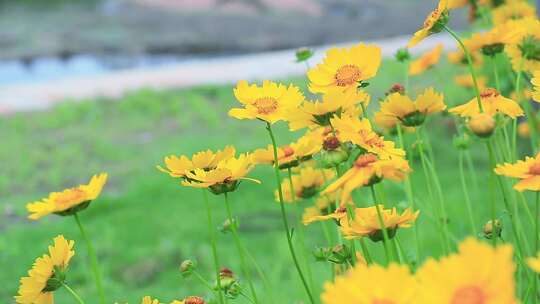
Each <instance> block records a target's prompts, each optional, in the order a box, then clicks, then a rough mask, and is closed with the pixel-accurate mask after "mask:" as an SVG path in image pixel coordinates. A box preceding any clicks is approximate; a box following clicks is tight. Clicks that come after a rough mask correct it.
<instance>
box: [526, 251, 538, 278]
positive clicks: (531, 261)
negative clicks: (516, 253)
mask: <svg viewBox="0 0 540 304" xmlns="http://www.w3.org/2000/svg"><path fill="white" fill-rule="evenodd" d="M527 265H529V267H530V268H531V269H532V270H534V272H536V273H540V252H538V253H537V254H536V256H534V257H530V258H527Z"/></svg>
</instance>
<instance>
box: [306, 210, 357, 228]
mask: <svg viewBox="0 0 540 304" xmlns="http://www.w3.org/2000/svg"><path fill="white" fill-rule="evenodd" d="M330 209H331V208H329V209H323V208H320V207H309V208H306V210H304V214H303V215H302V223H303V224H304V225H309V224H311V223H314V222H321V221H328V220H331V219H333V220H336V221H340V220H341V219H342V218H346V217H347V209H346V207H339V208H337V209H336V210H334V211H333V212H329V210H330Z"/></svg>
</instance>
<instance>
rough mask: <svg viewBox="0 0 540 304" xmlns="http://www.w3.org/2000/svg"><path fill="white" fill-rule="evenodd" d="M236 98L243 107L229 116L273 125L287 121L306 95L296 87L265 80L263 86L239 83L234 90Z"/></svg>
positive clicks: (232, 111)
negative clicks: (258, 120)
mask: <svg viewBox="0 0 540 304" xmlns="http://www.w3.org/2000/svg"><path fill="white" fill-rule="evenodd" d="M234 96H235V97H236V99H237V100H238V101H239V102H240V103H241V104H242V105H243V107H242V108H234V109H231V110H230V111H229V116H232V117H234V118H237V119H260V120H262V121H265V122H267V123H270V124H273V123H275V122H277V121H280V120H285V119H286V117H287V115H288V114H289V113H290V112H291V111H296V109H297V108H298V106H299V105H300V104H301V103H302V101H304V95H303V94H302V92H301V91H300V89H299V88H298V87H296V86H294V85H292V84H291V85H289V86H286V85H283V84H277V83H275V82H272V81H268V80H265V81H264V82H263V84H262V86H257V85H256V84H252V85H249V84H248V82H247V81H245V80H242V81H239V82H238V84H237V85H236V88H234Z"/></svg>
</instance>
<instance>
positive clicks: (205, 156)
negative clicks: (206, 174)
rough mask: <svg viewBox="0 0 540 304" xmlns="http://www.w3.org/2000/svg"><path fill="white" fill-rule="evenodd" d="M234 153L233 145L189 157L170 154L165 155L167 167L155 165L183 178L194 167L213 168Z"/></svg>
mask: <svg viewBox="0 0 540 304" xmlns="http://www.w3.org/2000/svg"><path fill="white" fill-rule="evenodd" d="M235 154H236V149H235V148H234V147H233V146H226V147H225V149H223V151H217V152H216V153H214V152H212V151H211V150H206V151H201V152H198V153H195V154H193V156H192V157H191V159H189V158H188V157H186V156H184V155H181V156H180V157H178V156H176V155H170V156H167V157H165V166H166V167H167V168H166V169H164V168H163V167H161V166H157V168H158V170H160V171H162V172H165V173H167V174H169V175H170V176H172V177H181V178H185V177H186V174H187V173H188V172H192V171H193V170H195V169H203V170H209V169H214V168H215V167H216V166H217V164H218V163H219V162H220V161H222V160H225V159H229V158H231V157H234V155H235Z"/></svg>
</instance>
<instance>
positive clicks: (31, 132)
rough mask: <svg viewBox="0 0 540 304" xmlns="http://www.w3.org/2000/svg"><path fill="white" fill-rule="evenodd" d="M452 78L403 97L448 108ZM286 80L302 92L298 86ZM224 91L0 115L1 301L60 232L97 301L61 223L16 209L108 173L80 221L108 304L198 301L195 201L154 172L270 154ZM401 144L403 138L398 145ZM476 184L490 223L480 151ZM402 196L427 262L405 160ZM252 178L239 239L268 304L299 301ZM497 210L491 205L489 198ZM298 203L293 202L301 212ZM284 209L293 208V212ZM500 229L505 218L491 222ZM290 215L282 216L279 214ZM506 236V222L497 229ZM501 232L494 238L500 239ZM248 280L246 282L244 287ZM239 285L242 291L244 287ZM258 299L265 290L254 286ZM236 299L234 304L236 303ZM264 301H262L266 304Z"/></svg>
mask: <svg viewBox="0 0 540 304" xmlns="http://www.w3.org/2000/svg"><path fill="white" fill-rule="evenodd" d="M455 73H456V69H455V68H451V67H449V66H447V65H444V66H443V67H442V68H440V69H438V70H435V72H430V73H428V75H426V76H423V77H419V78H413V79H411V83H412V85H413V88H414V89H415V90H416V89H418V88H421V87H424V86H426V85H435V86H436V87H437V88H438V89H440V90H443V91H444V92H445V93H446V101H447V102H448V103H449V104H456V103H461V102H463V101H465V100H468V99H469V98H470V97H471V94H470V93H469V92H466V91H464V90H461V89H456V88H455V86H454V85H453V84H452V83H451V81H449V79H451V78H450V77H451V76H449V75H453V74H455ZM402 74H403V72H402V71H401V67H400V66H399V65H398V64H396V63H393V62H385V63H384V65H383V67H382V69H381V71H380V73H379V76H378V77H377V78H376V79H375V80H374V81H373V82H372V83H371V85H370V86H369V87H368V90H369V91H370V92H371V93H372V94H373V99H372V105H373V107H376V106H377V99H378V98H379V97H381V96H382V95H383V92H384V91H385V90H386V88H388V87H389V86H390V85H391V84H393V83H395V82H401V80H402V77H400V76H399V75H402ZM293 82H295V83H297V84H299V85H301V86H302V87H304V88H305V83H304V80H303V79H294V80H293ZM235 103H236V102H235V100H234V97H233V95H232V86H204V87H197V88H191V89H186V90H171V91H152V90H142V91H137V92H134V93H132V94H128V95H127V96H125V97H123V98H121V99H120V100H114V101H113V100H84V101H80V102H78V103H71V102H67V103H65V104H62V105H59V106H57V107H55V108H53V109H51V110H48V111H45V112H36V113H21V114H15V115H13V116H10V117H2V118H0V139H1V143H2V145H1V146H0V160H1V162H0V172H1V175H0V212H2V213H0V269H2V271H0V286H2V288H0V302H2V303H6V302H7V303H11V302H12V296H13V295H15V294H16V292H17V288H18V279H19V277H21V276H23V275H25V272H26V271H27V269H28V268H29V267H30V266H31V264H32V262H33V260H34V259H35V258H36V257H37V256H39V255H41V254H43V253H44V252H45V250H46V248H47V245H48V244H50V242H51V240H52V238H53V237H54V236H56V235H58V234H64V235H65V236H66V238H68V239H74V240H75V241H76V252H77V253H76V256H75V258H74V259H73V260H72V264H71V265H70V270H69V273H68V282H69V283H70V284H71V286H72V287H73V288H74V289H75V290H77V291H78V292H79V293H80V294H81V295H82V296H83V298H84V299H85V300H86V303H96V302H97V297H96V293H95V292H94V285H93V281H92V277H91V272H90V270H89V268H88V266H87V263H86V262H87V260H86V254H85V253H86V251H85V249H86V248H85V246H84V243H83V241H82V239H81V236H80V234H79V232H78V230H77V229H76V225H75V222H74V220H73V219H72V218H61V217H57V216H49V217H47V218H45V219H43V220H40V221H38V222H30V221H28V220H26V211H25V209H24V206H25V204H26V203H27V202H29V201H32V200H37V199H40V198H42V197H44V196H46V195H47V194H48V193H49V192H51V191H55V190H60V189H62V188H64V187H69V186H72V185H76V184H79V183H82V182H86V181H87V179H88V178H89V177H90V176H91V175H92V174H95V173H98V172H102V171H104V172H108V173H109V182H108V184H107V185H106V187H105V190H104V192H103V194H102V196H101V197H100V198H99V199H98V200H96V201H94V202H93V203H92V205H91V206H90V208H88V209H87V210H86V211H84V212H83V213H81V214H80V215H81V220H82V222H83V224H84V225H85V226H86V228H87V230H88V232H89V233H90V235H91V237H92V239H93V240H94V242H95V247H96V249H97V252H98V256H99V260H100V262H101V265H102V268H103V272H104V277H105V280H104V283H105V284H104V285H105V287H106V292H107V295H108V300H109V301H108V302H109V303H112V302H114V301H118V302H120V303H124V302H127V301H129V302H130V303H138V302H139V301H140V298H141V297H142V296H143V295H147V294H150V295H154V296H156V297H159V298H160V299H162V301H164V302H167V301H170V300H172V299H173V298H182V297H184V296H187V295H206V294H207V291H206V290H205V289H204V288H203V286H202V285H201V284H200V283H198V282H197V281H196V280H195V279H192V278H189V279H183V278H182V277H181V276H180V274H179V272H178V266H179V264H180V262H181V261H182V260H183V259H187V258H190V259H194V260H197V261H198V263H199V267H200V269H201V273H203V275H205V276H206V277H207V278H210V277H211V274H212V262H211V261H212V260H211V256H210V247H209V244H208V241H207V229H206V222H205V210H204V205H203V203H202V194H201V192H200V191H199V190H196V189H191V188H184V187H181V186H179V185H178V182H177V181H176V180H173V179H171V178H170V177H168V176H166V175H165V174H163V173H160V172H158V170H156V169H155V166H156V165H157V164H160V163H161V162H162V158H163V157H164V156H166V155H169V154H188V155H189V154H192V153H194V152H196V151H199V150H203V149H207V148H210V149H218V148H222V147H223V146H225V145H227V144H234V145H235V146H236V147H237V149H238V150H240V151H249V150H251V149H254V148H258V147H262V146H265V145H267V144H268V143H269V140H268V137H267V134H266V131H265V129H264V125H263V124H262V123H261V122H258V121H238V120H234V119H232V118H229V117H227V110H228V109H229V108H231V107H232V106H233V105H235ZM451 122H452V120H451V119H450V118H443V119H439V118H437V119H436V120H433V121H432V122H430V124H429V132H430V135H431V141H432V146H433V149H434V154H435V155H436V166H437V168H438V172H439V174H440V177H441V182H442V184H443V186H444V193H445V198H446V204H447V206H448V210H449V223H450V226H451V231H452V233H453V236H454V237H455V239H456V240H459V239H462V238H464V237H465V236H466V235H467V234H468V233H469V229H468V222H467V221H466V217H465V214H466V213H465V207H464V203H463V195H462V191H461V188H460V184H459V180H458V176H459V175H458V171H457V152H456V149H455V148H453V146H452V134H453V128H452V124H451ZM277 134H278V141H279V143H280V144H285V143H287V142H289V141H290V140H292V139H294V138H295V137H296V136H298V133H297V134H291V133H289V132H287V131H286V126H285V125H280V126H279V127H278V132H277ZM409 137H410V138H408V142H409V143H412V142H413V138H412V137H411V136H409ZM472 153H473V155H474V157H475V160H476V163H477V169H478V177H479V179H480V187H479V188H480V189H473V185H472V184H471V185H470V188H471V199H472V201H473V204H474V205H475V212H476V215H477V221H478V222H479V223H484V222H485V221H487V220H488V219H489V216H490V215H489V212H488V211H489V203H488V198H487V197H485V194H483V193H485V192H486V190H485V189H487V170H486V165H487V163H486V157H485V151H484V146H483V145H482V144H478V143H477V144H475V145H473V147H472ZM411 165H412V167H413V168H414V169H415V172H414V173H413V174H412V178H413V185H414V186H415V193H416V195H417V197H418V198H419V199H420V207H421V210H422V214H421V216H420V220H419V225H420V227H422V228H421V236H422V244H423V248H424V249H425V252H424V253H423V255H424V256H427V255H435V256H437V255H439V254H440V253H441V251H440V248H439V245H438V241H437V239H438V238H437V237H438V236H437V230H436V229H435V228H434V227H435V224H434V221H435V220H434V217H433V215H432V214H430V211H429V210H430V209H431V208H430V207H429V206H426V205H425V204H426V201H427V197H426V188H425V181H424V179H423V174H422V172H421V169H420V164H419V162H418V160H416V159H415V160H413V162H412V164H411ZM252 176H253V177H255V178H259V179H261V180H262V181H263V183H262V184H261V185H255V184H251V183H247V182H246V183H243V184H242V185H241V186H240V188H239V190H238V191H237V192H235V193H233V194H232V195H231V198H232V200H233V208H234V212H235V214H236V215H237V216H238V217H239V219H240V225H241V227H240V233H241V237H242V238H243V239H244V241H245V243H246V244H247V246H248V248H249V249H250V250H251V252H252V253H253V255H254V256H255V257H256V259H257V261H259V263H260V265H261V267H262V268H263V269H264V270H265V272H266V273H267V276H268V277H269V279H270V281H271V282H272V283H273V289H274V298H275V299H276V303H280V302H283V303H292V302H297V301H298V300H303V299H305V297H304V292H303V290H302V288H301V285H300V281H299V280H298V278H297V275H296V273H295V272H294V269H293V266H292V262H291V259H290V256H289V253H288V251H287V248H286V242H285V236H284V233H283V231H282V226H281V222H280V217H279V208H278V205H277V204H276V203H275V202H274V201H273V194H272V192H273V189H274V186H275V181H274V179H273V178H272V177H273V175H272V171H271V168H269V167H263V166H261V167H259V168H257V169H256V170H255V171H254V172H253V174H252ZM384 187H385V190H386V193H387V195H386V198H387V201H388V202H389V203H390V204H391V205H397V206H404V205H406V200H405V193H404V192H403V188H402V187H403V186H402V185H398V184H393V183H388V182H385V183H384ZM358 197H359V201H358V202H357V203H358V204H360V205H366V204H368V203H371V200H370V197H369V195H368V193H367V192H364V191H363V190H362V191H360V192H359V193H358ZM210 198H211V204H212V206H213V209H214V215H215V218H216V220H217V222H222V221H223V220H224V219H225V210H224V203H223V201H222V199H223V197H221V196H213V195H211V196H210ZM498 203H500V204H502V203H501V202H500V200H499V202H498ZM309 204H311V202H303V203H302V205H304V206H307V205H309ZM291 210H294V208H292V209H291ZM499 215H500V216H502V217H503V220H504V222H505V224H507V222H508V221H507V216H506V215H504V214H499ZM291 216H292V215H291ZM507 226H508V225H507ZM508 230H509V229H505V232H504V237H505V238H510V234H509V232H508ZM306 234H307V243H308V247H310V248H312V247H315V246H323V245H325V240H324V237H323V236H322V231H321V227H320V226H319V225H311V226H309V227H308V228H307V231H306ZM398 235H399V237H400V238H401V242H402V243H403V244H404V246H405V247H406V250H407V252H409V253H410V251H411V250H412V249H413V244H412V242H411V240H412V238H411V237H412V229H408V230H401V231H399V232H398ZM218 237H219V251H220V255H221V262H222V265H223V266H227V267H230V268H231V269H233V270H234V271H235V272H236V273H238V274H239V273H240V271H239V261H238V258H237V256H236V251H235V249H234V246H233V243H232V242H233V240H232V236H231V235H229V234H219V236H218ZM368 243H370V245H369V246H370V248H371V250H373V251H374V254H377V253H378V256H379V257H378V258H379V259H381V258H382V255H381V254H382V251H381V248H380V244H373V243H371V242H368ZM309 264H310V265H311V267H312V269H313V276H314V277H315V280H314V281H315V284H314V285H315V286H314V292H315V294H316V297H318V294H319V293H320V291H321V286H322V282H323V281H325V280H328V279H329V273H328V267H326V266H325V265H323V264H319V263H317V262H315V261H314V259H313V258H311V257H310V258H309ZM255 277H256V276H255ZM245 287H246V288H247V286H245ZM257 288H258V290H259V294H260V297H261V298H263V299H268V297H267V296H266V295H264V289H263V286H262V284H261V282H260V280H257ZM56 294H57V302H58V303H72V300H71V299H70V297H69V295H68V294H67V292H65V291H64V290H60V291H58V292H57V293H56ZM243 301H244V300H239V302H243ZM265 302H267V301H265Z"/></svg>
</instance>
